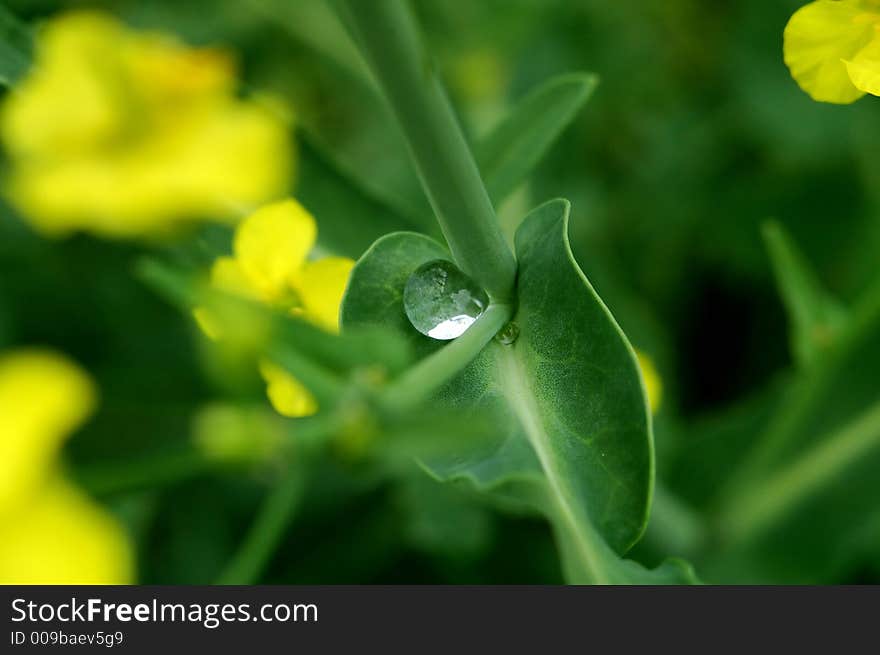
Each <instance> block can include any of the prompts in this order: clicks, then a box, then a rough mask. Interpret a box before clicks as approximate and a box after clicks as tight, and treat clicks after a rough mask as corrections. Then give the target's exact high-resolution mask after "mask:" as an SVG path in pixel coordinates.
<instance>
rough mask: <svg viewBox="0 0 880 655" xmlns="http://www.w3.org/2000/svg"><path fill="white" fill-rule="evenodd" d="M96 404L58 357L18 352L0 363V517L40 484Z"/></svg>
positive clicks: (81, 376) (88, 385)
mask: <svg viewBox="0 0 880 655" xmlns="http://www.w3.org/2000/svg"><path fill="white" fill-rule="evenodd" d="M95 401H96V392H95V389H94V386H93V385H92V382H91V381H90V380H89V378H88V377H87V376H86V374H85V373H84V372H83V371H82V370H81V369H79V368H78V367H77V366H76V365H74V364H73V363H72V362H70V361H68V360H67V359H65V358H64V357H61V356H60V355H56V354H53V353H50V352H45V351H38V350H22V351H17V352H13V353H11V354H7V355H4V356H2V357H0V513H2V512H3V511H5V510H7V509H9V508H10V507H13V506H15V505H17V504H19V503H21V502H22V499H23V498H25V497H27V496H28V495H30V494H31V493H33V492H34V490H35V489H36V488H37V487H39V486H40V484H42V482H43V480H44V479H45V477H46V475H47V474H48V472H49V471H50V470H51V469H52V467H53V465H54V461H55V459H56V457H57V455H58V450H59V448H60V447H61V443H62V441H63V440H64V439H65V438H66V437H67V436H69V435H70V433H71V432H72V431H73V430H74V429H75V428H76V427H77V426H78V425H79V424H80V423H82V422H83V421H84V420H85V419H86V417H87V416H88V415H89V414H90V413H91V412H92V410H93V409H94V406H95Z"/></svg>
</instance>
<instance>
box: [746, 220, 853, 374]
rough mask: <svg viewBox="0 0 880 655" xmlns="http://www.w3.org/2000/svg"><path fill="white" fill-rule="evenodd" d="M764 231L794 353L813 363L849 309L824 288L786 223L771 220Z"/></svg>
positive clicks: (797, 356)
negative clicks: (783, 225) (785, 312)
mask: <svg viewBox="0 0 880 655" xmlns="http://www.w3.org/2000/svg"><path fill="white" fill-rule="evenodd" d="M763 232H764V242H765V243H766V245H767V250H768V252H769V253H770V260H771V262H772V264H773V272H774V274H775V275H776V284H777V286H778V287H779V293H780V295H781V296H782V300H783V302H784V303H785V308H786V310H787V312H788V320H789V323H790V327H789V330H790V333H791V349H792V353H793V354H794V356H795V358H796V360H797V361H798V363H799V364H800V365H801V366H809V365H810V364H811V363H812V362H814V361H815V359H816V356H817V354H818V353H819V352H820V351H821V350H824V349H826V348H827V347H828V345H829V344H830V343H831V341H833V339H834V338H835V336H836V335H837V334H838V333H839V332H840V329H841V328H842V326H843V324H844V322H845V320H846V315H845V312H844V310H843V307H842V306H841V305H840V304H839V303H838V302H837V301H836V300H834V299H833V298H831V297H830V296H829V295H828V294H827V293H826V292H825V290H824V289H823V288H822V285H821V284H820V283H819V280H818V278H817V277H816V275H815V273H813V271H812V270H811V269H810V265H809V263H808V262H807V260H806V258H805V257H804V256H803V254H802V253H801V252H800V251H799V250H798V248H797V246H796V245H795V243H794V242H793V241H792V239H791V237H790V236H789V234H788V233H787V232H786V231H785V229H784V228H783V227H782V225H780V224H779V223H776V222H769V223H767V224H765V225H764V230H763Z"/></svg>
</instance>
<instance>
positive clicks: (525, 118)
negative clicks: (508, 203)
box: [475, 73, 599, 206]
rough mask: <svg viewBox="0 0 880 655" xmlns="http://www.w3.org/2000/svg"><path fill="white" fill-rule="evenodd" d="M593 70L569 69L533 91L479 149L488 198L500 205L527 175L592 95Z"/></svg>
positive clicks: (485, 139) (595, 79)
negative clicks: (586, 71) (569, 71)
mask: <svg viewBox="0 0 880 655" xmlns="http://www.w3.org/2000/svg"><path fill="white" fill-rule="evenodd" d="M598 79H599V78H598V77H597V76H596V75H593V74H591V73H568V74H565V75H560V76H558V77H554V78H552V79H551V80H548V81H547V82H545V83H544V84H542V85H541V86H540V87H538V88H537V89H535V90H534V91H532V92H531V93H529V94H528V95H527V96H526V97H525V98H524V99H523V100H521V101H520V102H519V104H517V106H516V107H515V108H514V109H513V111H511V113H510V114H509V115H508V116H507V117H506V118H505V119H504V120H503V121H502V122H501V124H500V125H498V126H497V127H496V128H495V129H494V130H492V132H491V133H490V134H489V135H488V136H487V137H486V138H484V139H482V140H481V141H480V142H479V143H478V144H477V145H476V148H475V151H476V152H475V156H476V159H477V164H478V165H479V168H480V172H481V173H482V175H483V181H484V183H485V184H486V189H487V190H488V192H489V197H490V198H492V202H493V203H495V205H496V206H498V205H499V204H501V202H502V201H503V200H504V199H505V198H506V197H507V196H508V195H509V194H510V193H511V192H513V191H514V190H515V189H516V187H517V186H518V185H519V184H520V183H521V182H522V181H523V180H524V179H525V178H526V177H527V176H528V174H529V173H530V172H531V171H532V169H533V168H534V167H535V166H536V165H537V164H538V162H539V161H541V158H542V157H543V156H544V154H545V153H546V152H547V150H548V149H549V148H550V146H551V145H553V143H554V142H555V141H556V139H558V138H559V136H560V135H561V134H562V132H563V131H565V128H566V127H568V125H569V124H570V123H571V122H572V121H573V120H574V118H575V116H577V113H578V112H579V111H580V110H581V108H582V107H583V106H584V104H586V102H587V100H589V98H590V96H591V95H592V94H593V90H594V89H595V88H596V84H597V83H598Z"/></svg>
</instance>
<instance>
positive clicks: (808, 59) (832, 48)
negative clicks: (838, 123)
mask: <svg viewBox="0 0 880 655" xmlns="http://www.w3.org/2000/svg"><path fill="white" fill-rule="evenodd" d="M783 40H784V44H783V52H784V57H785V63H786V65H787V66H788V68H789V69H790V70H791V74H792V77H794V79H795V81H796V82H797V83H798V84H799V85H800V87H801V88H802V89H803V90H804V91H806V92H807V93H808V94H809V95H810V97H812V98H813V99H814V100H818V101H820V102H833V103H839V104H847V103H851V102H854V101H856V100H858V99H859V98H861V97H862V96H863V95H864V94H866V93H870V94H872V95H880V0H816V1H815V2H811V3H810V4H808V5H806V6H804V7H801V8H800V9H799V10H798V11H796V12H795V13H794V15H793V16H792V17H791V19H790V20H789V21H788V25H786V27H785V33H784V39H783Z"/></svg>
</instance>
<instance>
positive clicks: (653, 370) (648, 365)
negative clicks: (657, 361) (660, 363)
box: [636, 349, 663, 414]
mask: <svg viewBox="0 0 880 655" xmlns="http://www.w3.org/2000/svg"><path fill="white" fill-rule="evenodd" d="M636 359H638V362H639V369H640V370H641V373H642V380H643V381H644V383H645V393H647V395H648V405H649V406H650V407H651V413H652V414H656V413H657V410H658V409H660V402H661V400H662V399H663V383H662V381H661V380H660V374H659V373H658V372H657V367H656V366H654V360H653V359H651V358H650V357H649V356H648V355H646V354H645V353H643V352H641V351H640V350H638V349H637V350H636Z"/></svg>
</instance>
